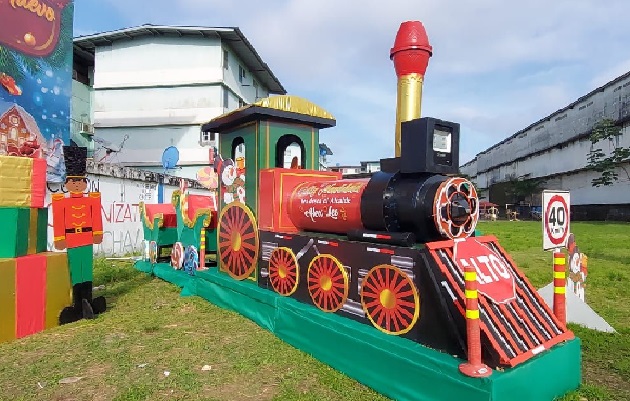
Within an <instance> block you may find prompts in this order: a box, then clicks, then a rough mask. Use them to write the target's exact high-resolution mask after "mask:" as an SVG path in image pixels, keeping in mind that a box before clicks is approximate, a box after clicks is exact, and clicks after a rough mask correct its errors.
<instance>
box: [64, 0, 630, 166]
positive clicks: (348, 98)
mask: <svg viewBox="0 0 630 401" xmlns="http://www.w3.org/2000/svg"><path fill="white" fill-rule="evenodd" d="M629 13H630V2H628V1H627V0H606V1H595V0H573V1H565V0H553V1H548V0H547V1H543V0H529V1H528V2H527V4H524V3H523V2H509V1H504V0H476V1H474V2H473V1H469V2H466V1H461V0H423V1H414V0H388V1H387V2H383V1H377V0H363V1H359V0H346V1H343V2H341V1H338V0H318V1H304V0H276V1H272V2H269V1H268V2H261V1H256V0H239V1H227V0H223V1H216V0H179V1H177V2H175V1H172V0H153V1H150V2H149V1H147V0H125V1H121V0H75V24H74V29H75V36H78V35H85V34H90V33H95V32H102V31H107V30H114V29H119V28H125V27H130V26H136V25H141V24H145V23H151V24H164V25H200V26H238V27H239V28H240V29H241V30H242V31H243V33H244V34H245V36H247V38H248V39H249V40H250V42H251V43H252V44H253V45H254V47H255V48H256V49H257V51H258V52H259V54H260V55H261V57H262V58H263V60H264V61H265V62H266V63H267V64H268V65H269V67H270V68H271V69H272V70H273V72H274V73H275V74H276V76H277V77H278V78H279V79H280V81H281V82H282V83H283V85H284V86H285V88H286V89H287V90H288V92H289V93H290V94H294V95H298V96H302V97H305V98H307V99H309V100H311V101H313V102H314V103H317V104H318V105H320V106H322V107H324V108H325V109H326V110H328V111H329V112H331V113H332V114H333V115H334V116H335V117H336V119H337V126H336V127H335V128H329V129H326V130H323V131H321V134H320V141H322V142H325V143H326V144H328V145H329V146H330V147H331V149H332V151H333V152H334V155H333V156H332V157H331V158H330V160H329V161H331V162H333V163H340V164H342V165H343V164H357V163H358V162H359V161H361V160H378V159H380V158H384V157H391V156H393V153H394V122H395V109H396V76H395V74H394V69H393V65H392V63H391V61H390V60H389V50H390V48H391V46H392V45H393V42H394V37H395V35H396V31H397V30H398V26H399V25H400V23H401V22H403V21H406V20H420V21H422V22H423V24H424V25H425V28H426V30H427V33H428V35H429V41H430V43H431V45H432V46H433V57H432V58H431V59H430V61H429V67H428V70H427V74H426V76H425V86H424V95H423V99H422V114H423V116H431V117H436V118H441V119H444V120H450V121H455V122H459V123H460V124H461V129H462V130H461V143H460V148H461V150H460V152H461V156H460V160H461V162H466V161H468V160H470V159H472V158H473V157H474V156H475V155H476V154H477V153H479V152H481V151H483V150H485V149H487V148H488V147H490V146H492V145H493V144H495V143H496V142H498V141H500V140H502V139H504V138H506V137H508V136H510V135H512V134H513V133H515V132H516V131H518V130H520V129H522V128H525V127H526V126H527V125H529V124H531V123H532V122H534V121H537V120H539V119H541V118H543V117H545V116H547V115H549V114H550V113H552V112H554V111H555V110H557V109H559V108H561V107H564V106H566V105H567V104H568V103H570V102H572V101H574V100H576V99H577V98H578V97H580V96H582V95H584V94H586V93H587V92H589V91H591V90H593V89H595V88H596V87H597V86H600V85H602V84H604V83H605V82H607V81H609V80H610V79H613V78H615V77H617V76H618V75H621V74H623V73H625V72H627V71H630V46H629V44H630V28H629V26H630V25H628V22H627V15H628V14H629Z"/></svg>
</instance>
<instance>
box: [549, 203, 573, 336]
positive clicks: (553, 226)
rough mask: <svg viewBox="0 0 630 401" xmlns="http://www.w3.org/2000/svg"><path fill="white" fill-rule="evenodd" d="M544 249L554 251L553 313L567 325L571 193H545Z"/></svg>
mask: <svg viewBox="0 0 630 401" xmlns="http://www.w3.org/2000/svg"><path fill="white" fill-rule="evenodd" d="M542 203H543V249H544V250H546V251H547V250H553V313H554V314H555V315H556V317H557V318H558V320H560V321H561V322H562V323H563V324H566V274H567V273H566V258H565V256H564V253H563V252H562V248H563V247H566V246H567V240H568V238H569V232H570V229H569V225H570V220H571V219H570V217H571V208H570V205H571V202H570V194H569V191H543V194H542Z"/></svg>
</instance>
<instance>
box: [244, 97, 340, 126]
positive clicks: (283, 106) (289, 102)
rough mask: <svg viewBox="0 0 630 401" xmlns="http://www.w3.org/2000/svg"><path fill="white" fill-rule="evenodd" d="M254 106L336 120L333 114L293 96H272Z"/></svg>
mask: <svg viewBox="0 0 630 401" xmlns="http://www.w3.org/2000/svg"><path fill="white" fill-rule="evenodd" d="M253 105H254V106H260V107H267V108H269V109H274V110H281V111H287V112H291V113H298V114H304V115H307V116H311V117H319V118H329V119H332V120H334V119H335V117H333V115H332V114H330V113H329V112H327V111H326V110H324V109H323V108H321V107H319V106H318V105H316V104H315V103H312V102H310V101H308V100H306V99H304V98H301V97H298V96H293V95H280V96H271V97H267V98H264V99H261V100H259V101H257V102H256V103H253Z"/></svg>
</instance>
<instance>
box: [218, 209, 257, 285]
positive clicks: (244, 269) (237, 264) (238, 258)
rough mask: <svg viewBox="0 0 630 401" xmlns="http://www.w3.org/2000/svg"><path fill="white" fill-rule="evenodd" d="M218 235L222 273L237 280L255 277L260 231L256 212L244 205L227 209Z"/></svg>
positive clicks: (221, 218)
mask: <svg viewBox="0 0 630 401" xmlns="http://www.w3.org/2000/svg"><path fill="white" fill-rule="evenodd" d="M217 231H218V237H219V238H218V241H217V242H218V243H219V246H218V248H219V249H218V251H219V252H218V254H219V260H220V261H221V269H225V270H227V272H228V274H229V275H230V276H232V278H234V279H236V280H243V279H246V278H248V277H249V276H251V274H252V273H253V271H254V270H255V269H256V263H257V262H258V230H257V229H256V218H255V217H254V215H253V213H252V211H251V210H249V208H248V207H247V206H246V205H244V204H242V203H240V202H232V203H230V204H229V205H226V206H225V207H224V208H223V210H221V215H220V216H219V229H218V230H217Z"/></svg>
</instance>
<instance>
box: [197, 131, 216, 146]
mask: <svg viewBox="0 0 630 401" xmlns="http://www.w3.org/2000/svg"><path fill="white" fill-rule="evenodd" d="M216 137H217V135H216V132H204V131H201V138H200V140H199V144H200V145H201V146H208V145H210V146H212V145H213V144H214V143H215V141H216Z"/></svg>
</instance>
